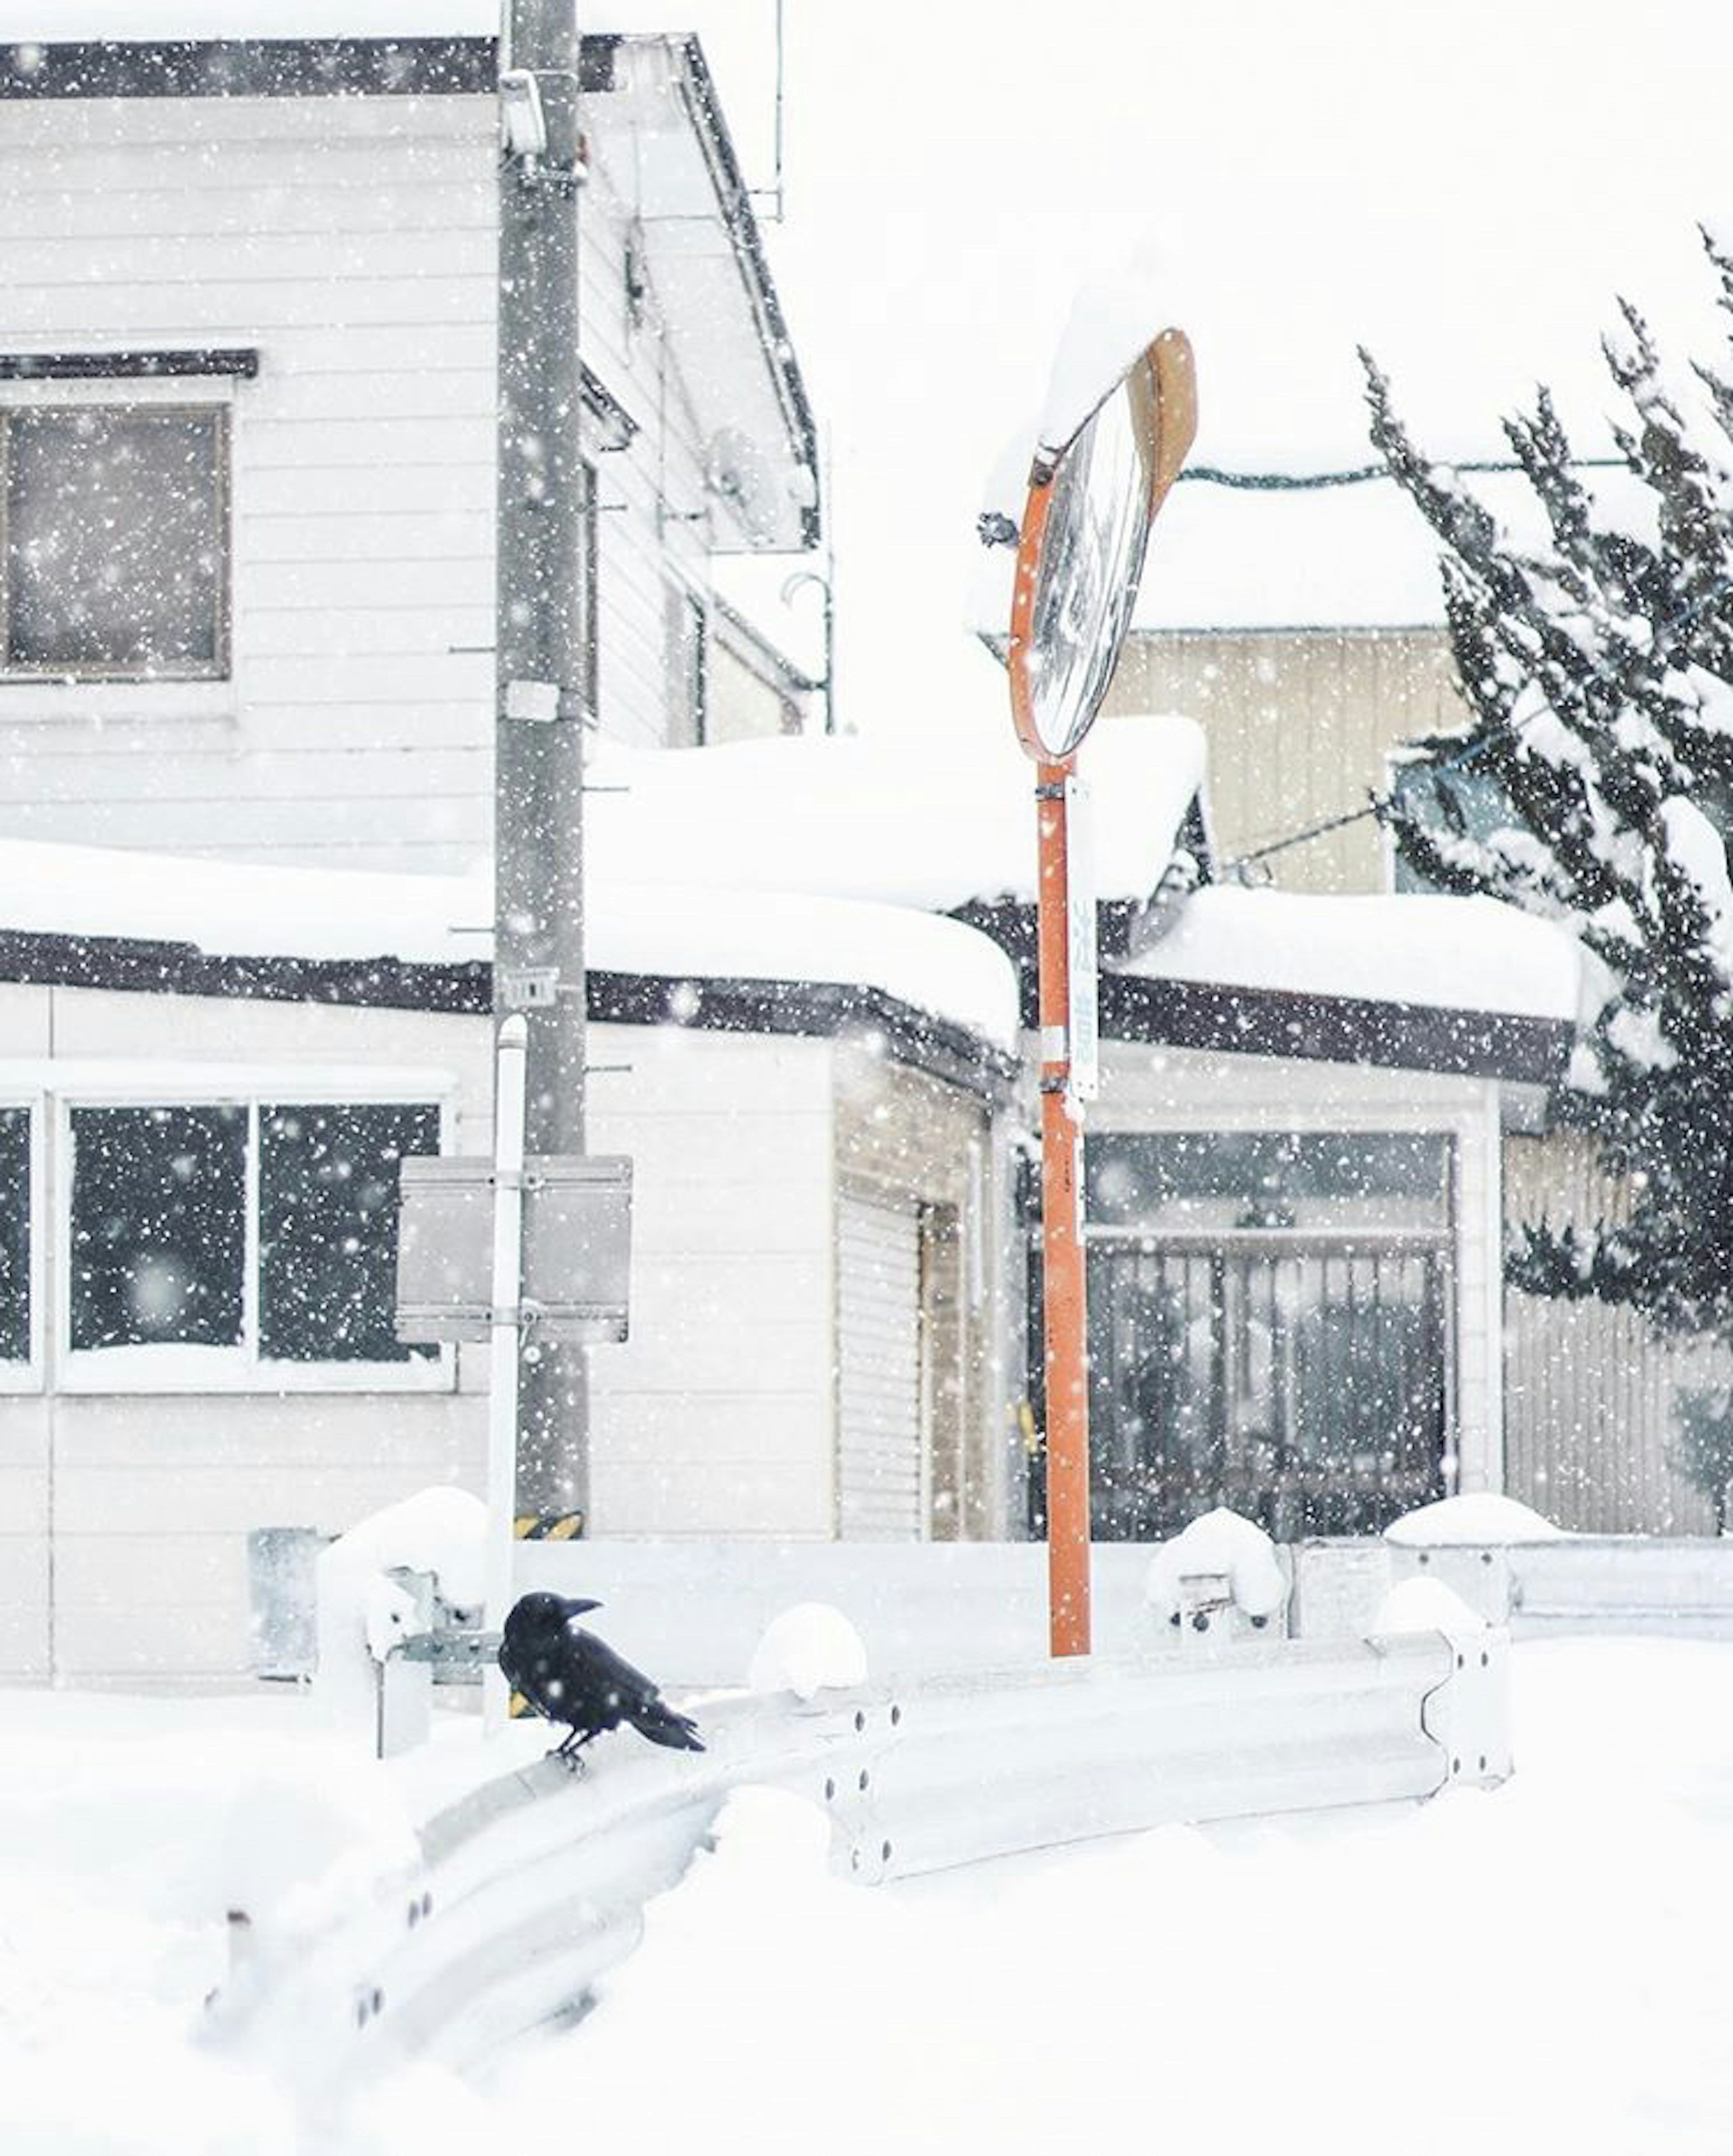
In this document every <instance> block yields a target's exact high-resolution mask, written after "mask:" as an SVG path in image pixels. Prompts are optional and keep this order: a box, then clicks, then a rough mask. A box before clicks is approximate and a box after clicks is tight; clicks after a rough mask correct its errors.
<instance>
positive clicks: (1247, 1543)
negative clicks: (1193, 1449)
mask: <svg viewBox="0 0 1733 2156" xmlns="http://www.w3.org/2000/svg"><path fill="white" fill-rule="evenodd" d="M1144 1599H1145V1600H1146V1602H1147V1603H1148V1604H1149V1607H1150V1611H1151V1615H1152V1616H1153V1617H1154V1619H1155V1620H1156V1625H1157V1627H1158V1628H1159V1629H1160V1630H1161V1634H1162V1635H1163V1636H1164V1637H1165V1636H1166V1632H1167V1630H1168V1628H1170V1627H1172V1628H1175V1629H1177V1631H1178V1634H1179V1635H1180V1638H1181V1640H1182V1642H1184V1643H1185V1644H1187V1645H1190V1644H1192V1642H1193V1641H1196V1640H1201V1639H1204V1638H1207V1639H1208V1640H1210V1641H1211V1643H1212V1644H1213V1645H1220V1644H1222V1643H1223V1641H1224V1640H1233V1639H1238V1638H1245V1637H1250V1636H1252V1635H1255V1634H1258V1633H1264V1634H1265V1635H1267V1636H1270V1637H1274V1638H1277V1639H1279V1638H1280V1637H1281V1635H1282V1629H1283V1628H1282V1625H1281V1622H1280V1620H1281V1616H1282V1612H1283V1610H1284V1607H1285V1606H1286V1604H1287V1600H1288V1574H1287V1573H1286V1571H1285V1570H1284V1567H1283V1563H1282V1557H1281V1553H1280V1552H1279V1550H1278V1549H1277V1548H1276V1546H1275V1544H1274V1543H1273V1542H1272V1541H1271V1540H1270V1538H1269V1536H1268V1535H1267V1534H1265V1533H1264V1530H1263V1528H1262V1527H1259V1525H1258V1524H1257V1522H1255V1521H1254V1520H1248V1519H1246V1518H1244V1517H1242V1515H1241V1514H1239V1513H1238V1512H1229V1511H1228V1510H1227V1508H1226V1507H1223V1506H1218V1507H1217V1508H1216V1509H1215V1511H1213V1512H1205V1513H1204V1514H1203V1515H1202V1517H1201V1518H1198V1519H1196V1520H1193V1521H1192V1523H1191V1525H1190V1526H1189V1527H1186V1528H1184V1529H1183V1530H1182V1532H1180V1533H1178V1534H1177V1535H1175V1536H1173V1537H1172V1539H1171V1540H1169V1541H1167V1542H1165V1543H1161V1544H1160V1545H1159V1547H1158V1548H1156V1553H1155V1555H1154V1556H1153V1557H1152V1558H1151V1560H1150V1567H1149V1572H1148V1574H1147V1575H1146V1579H1145V1582H1144Z"/></svg>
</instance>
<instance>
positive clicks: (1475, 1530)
mask: <svg viewBox="0 0 1733 2156" xmlns="http://www.w3.org/2000/svg"><path fill="white" fill-rule="evenodd" d="M1560 1539H1561V1530H1560V1529H1559V1528H1557V1527H1554V1526H1553V1524H1552V1522H1551V1521H1550V1520H1548V1519H1545V1518H1543V1517H1541V1514H1540V1513H1539V1512H1534V1511H1532V1510H1531V1509H1530V1507H1528V1506H1526V1505H1524V1504H1520V1503H1519V1502H1518V1501H1517V1500H1516V1499H1515V1498H1514V1497H1505V1496H1500V1494H1499V1493H1498V1492H1497V1491H1492V1490H1471V1491H1464V1492H1463V1493H1462V1494H1461V1495H1460V1496H1455V1497H1443V1498H1440V1499H1439V1501H1438V1503H1436V1504H1433V1505H1423V1506H1421V1507H1420V1508H1419V1509H1418V1511H1417V1512H1407V1513H1405V1514H1404V1515H1403V1516H1402V1518H1401V1519H1399V1520H1395V1521H1392V1523H1391V1524H1390V1526H1389V1527H1387V1528H1386V1529H1385V1530H1384V1541H1385V1543H1386V1544H1387V1546H1388V1548H1389V1549H1390V1553H1391V1557H1392V1564H1393V1568H1394V1571H1395V1575H1396V1578H1397V1579H1398V1580H1402V1579H1409V1578H1431V1579H1437V1580H1440V1581H1442V1582H1443V1584H1444V1585H1445V1586H1446V1587H1448V1588H1449V1589H1451V1590H1452V1591H1453V1592H1454V1594H1458V1595H1459V1596H1460V1597H1461V1599H1463V1600H1464V1602H1466V1603H1467V1604H1468V1605H1469V1608H1470V1609H1473V1610H1474V1611H1475V1612H1476V1614H1478V1615H1479V1616H1480V1617H1482V1618H1483V1619H1484V1620H1485V1621H1486V1623H1487V1624H1489V1625H1508V1624H1509V1623H1510V1611H1511V1603H1512V1590H1511V1580H1512V1570H1511V1563H1510V1552H1511V1549H1512V1548H1514V1547H1515V1546H1517V1545H1519V1544H1522V1543H1541V1542H1557V1541H1559V1540H1560Z"/></svg>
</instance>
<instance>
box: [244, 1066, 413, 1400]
mask: <svg viewBox="0 0 1733 2156" xmlns="http://www.w3.org/2000/svg"><path fill="white" fill-rule="evenodd" d="M438 1150H439V1111H438V1109H437V1108H436V1107H431V1106H379V1107H371V1106H370V1107H293V1106H287V1107H285V1106H276V1107H269V1108H261V1109H260V1110H259V1353H260V1354H261V1355H262V1356H265V1357H267V1358H269V1359H271V1360H273V1361H277V1362H287V1363H405V1362H408V1360H409V1358H411V1356H412V1355H433V1354H436V1353H438V1350H437V1349H436V1348H433V1347H413V1348H412V1347H403V1346H402V1345H400V1344H399V1342H398V1341H397V1338H396V1336H395V1334H394V1333H393V1332H392V1317H393V1312H394V1311H395V1308H396V1303H397V1180H398V1178H397V1163H398V1162H399V1161H400V1160H401V1159H402V1157H403V1155H404V1154H405V1153H406V1152H438Z"/></svg>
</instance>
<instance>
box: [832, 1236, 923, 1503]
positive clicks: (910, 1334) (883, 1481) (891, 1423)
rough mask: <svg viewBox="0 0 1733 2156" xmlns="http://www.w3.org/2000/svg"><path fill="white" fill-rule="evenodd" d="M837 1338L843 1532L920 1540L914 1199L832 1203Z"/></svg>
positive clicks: (917, 1269) (917, 1278) (917, 1270)
mask: <svg viewBox="0 0 1733 2156" xmlns="http://www.w3.org/2000/svg"><path fill="white" fill-rule="evenodd" d="M837 1338H838V1354H837V1430H838V1446H837V1451H838V1458H837V1470H838V1472H837V1484H838V1500H839V1501H838V1527H839V1530H840V1532H841V1534H842V1537H843V1541H845V1542H912V1541H919V1540H920V1537H921V1536H922V1534H923V1532H925V1520H924V1507H923V1501H922V1500H923V1491H922V1488H921V1460H920V1215H919V1214H918V1213H917V1212H916V1210H915V1208H914V1207H913V1206H912V1205H911V1206H906V1207H903V1206H895V1205H880V1204H874V1203H872V1202H871V1201H870V1200H869V1199H863V1198H851V1197H848V1196H844V1197H843V1198H841V1199H839V1200H838V1208H837Z"/></svg>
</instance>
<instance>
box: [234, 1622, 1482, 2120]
mask: <svg viewBox="0 0 1733 2156" xmlns="http://www.w3.org/2000/svg"><path fill="white" fill-rule="evenodd" d="M1505 1660H1506V1643H1505V1639H1504V1638H1503V1636H1502V1635H1500V1634H1497V1633H1491V1632H1478V1631H1477V1632H1473V1633H1469V1632H1465V1633H1464V1634H1463V1635H1461V1636H1460V1637H1458V1638H1455V1639H1447V1638H1445V1637H1444V1636H1443V1635H1441V1634H1439V1633H1436V1632H1423V1633H1413V1634H1407V1635H1397V1636H1392V1637H1389V1638H1384V1639H1377V1640H1370V1641H1361V1640H1353V1641H1341V1642H1336V1641H1332V1642H1320V1643H1316V1644H1312V1643H1307V1642H1303V1641H1300V1642H1295V1641H1284V1642H1271V1643H1269V1644H1268V1645H1265V1644H1263V1643H1259V1644H1256V1645H1234V1646H1232V1647H1227V1648H1223V1650H1220V1651H1219V1652H1218V1653H1204V1654H1172V1653H1170V1654H1165V1655H1154V1656H1150V1657H1147V1658H1145V1659H1142V1660H1140V1661H1135V1662H1109V1661H1088V1662H1071V1663H1063V1662H1062V1663H1044V1664H1040V1665H1037V1666H1030V1667H1028V1668H1026V1669H1022V1670H1018V1671H1011V1672H1003V1671H1001V1672H998V1673H996V1674H993V1675H991V1676H980V1675H971V1676H957V1677H938V1678H924V1679H920V1680H917V1681H914V1682H911V1683H910V1684H909V1685H907V1686H900V1687H897V1688H894V1689H893V1688H887V1687H884V1686H875V1687H864V1688H862V1689H860V1690H859V1691H848V1692H828V1693H824V1694H822V1695H820V1697H819V1698H818V1701H817V1702H815V1703H813V1705H811V1706H802V1705H801V1704H799V1703H798V1702H796V1701H795V1700H794V1699H793V1697H792V1696H791V1695H782V1696H779V1697H776V1698H772V1699H765V1698H758V1697H754V1698H747V1699H736V1700H731V1701H726V1702H719V1703H717V1704H715V1705H713V1706H710V1707H708V1708H701V1709H700V1712H701V1714H702V1720H703V1727H704V1732H705V1741H706V1743H707V1744H708V1746H709V1750H708V1751H707V1752H705V1753H703V1754H702V1755H690V1754H683V1753H665V1752H650V1751H649V1750H646V1749H644V1748H638V1747H634V1746H633V1744H632V1743H631V1742H630V1740H629V1739H625V1738H623V1739H620V1740H618V1741H617V1742H616V1743H613V1744H612V1745H610V1746H609V1747H608V1748H605V1749H603V1750H602V1752H601V1753H600V1754H599V1755H595V1756H596V1764H595V1766H594V1768H592V1771H591V1773H590V1774H588V1775H587V1776H583V1777H579V1776H574V1775H572V1774H569V1773H568V1772H567V1770H566V1769H565V1768H563V1767H562V1766H561V1765H558V1764H556V1763H553V1762H551V1761H546V1760H543V1761H539V1762H537V1763H535V1764H533V1765H531V1766H529V1767H527V1768H523V1769H521V1770H520V1771H517V1772H515V1773H512V1774H505V1775H503V1776H500V1777H499V1778H497V1779H494V1780H492V1781H490V1782H488V1783H486V1784H483V1785H482V1786H480V1787H479V1788H477V1789H474V1790H473V1791H472V1792H470V1793H469V1794H468V1795H467V1796H465V1797H464V1798H463V1799H461V1800H459V1802H457V1803H455V1804H453V1805H451V1806H450V1807H449V1808H448V1809H446V1810H444V1811H443V1812H440V1813H439V1814H438V1815H435V1816H434V1817H433V1818H432V1819H430V1820H428V1822H427V1823H426V1825H424V1827H423V1830H422V1832H421V1836H420V1857H419V1861H418V1862H416V1863H415V1864H413V1866H409V1867H408V1868H406V1869H405V1870H404V1871H402V1872H400V1873H398V1874H397V1875H395V1876H392V1877H391V1878H389V1879H387V1880H385V1881H379V1882H376V1883H374V1884H373V1885H372V1886H370V1887H369V1888H368V1889H367V1892H366V1893H365V1895H364V1897H362V1899H361V1901H360V1902H359V1903H358V1904H356V1905H355V1906H352V1907H350V1908H349V1909H348V1910H347V1911H346V1912H344V1913H341V1914H340V1915H337V1916H336V1917H334V1918H333V1920H332V1921H331V1922H330V1923H329V1924H328V1925H326V1927H325V1928H322V1929H320V1930H317V1931H315V1933H313V1934H312V1935H311V1936H307V1935H305V1933H303V1934H302V1935H300V1936H298V1937H295V1938H282V1939H279V1940H278V1941H277V1942H276V1943H273V1942H272V1940H271V1938H270V1937H269V1932H268V1930H267V1931H266V1932H265V1933H264V1935H263V1936H260V1937H259V1941H258V1944H257V1946H256V1948H255V1949H254V1952H253V1953H251V1954H250V1956H249V1958H248V1959H247V1960H246V1961H245V1963H243V1964H242V1965H241V1966H239V1967H238V1969H236V1970H235V1972H234V1973H233V1975H232V1977H231V1979H230V1980H229V1982H228V1984H226V1985H225V1987H224V1988H223V1991H222V1992H221V1993H220V1994H219V1995H218V1998H217V1999H216V2000H215V2001H214V2003H213V2013H212V2030H213V2037H214V2038H215V2040H218V2042H220V2043H223V2044H225V2045H229V2046H236V2047H238V2048H239V2049H241V2050H243V2051H245V2052H246V2053H247V2054H248V2055H249V2056H251V2057H253V2058H254V2059H256V2060H259V2061H262V2062H264V2063H267V2064H269V2065H272V2066H274V2067H276V2068H277V2069H278V2070H279V2071H280V2072H281V2074H282V2075H283V2076H284V2078H285V2080H286V2081H288V2082H290V2085H292V2086H294V2087H296V2088H298V2089H299V2090H300V2092H302V2094H303V2095H304V2097H305V2099H306V2100H307V2101H308V2102H310V2104H311V2105H313V2106H314V2107H315V2109H316V2108H317V2107H320V2106H321V2105H323V2104H326V2103H329V2102H333V2101H335V2100H337V2099H339V2098H341V2096H342V2094H343V2093H344V2092H345V2091H346V2088H348V2087H352V2086H354V2085H355V2084H356V2083H358V2082H362V2081H365V2080H369V2079H372V2077H373V2076H376V2075H377V2074H378V2073H379V2072H380V2071H383V2070H385V2069H387V2068H389V2067H391V2066H395V2065H398V2064H401V2063H402V2062H403V2061H406V2060H408V2059H410V2058H413V2057H416V2056H433V2057H437V2058H439V2059H441V2060H444V2061H447V2062H449V2063H451V2064H454V2065H458V2066H465V2065H469V2064H473V2063H474V2062H476V2061H479V2060H480V2059H481V2058H483V2057H485V2056H486V2055H487V2054H488V2053H489V2052H490V2051H493V2050H495V2049H496V2048H497V2047H498V2046H500V2045H501V2044H502V2043H505V2042H506V2041H509V2040H510V2039H511V2038H512V2037H514V2036H515V2035H520V2034H521V2033H523V2032H524V2031H526V2030H529V2029H531V2028H533V2027H535V2026H536V2025H538V2024H539V2023H541V2022H542V2021H544V2020H547V2019H548V2018H549V2017H550V2016H551V2015H555V2014H556V2013H558V2012H559V2011H560V2010H561V2009H562V2008H565V2007H568V2006H570V2005H572V2004H573V2003H574V2002H575V2001H577V2000H578V1999H582V1996H583V1994H585V1993H586V1991H587V1989H589V1987H590V1986H591V1985H592V1984H593V1983H594V1981H595V1980H596V1979H597V1977H598V1976H600V1975H601V1974H602V1973H603V1972H604V1971H605V1970H606V1969H608V1968H609V1967H610V1966H611V1965H613V1963H616V1962H617V1961H618V1960H619V1959H620V1958H622V1957H623V1955H624V1954H626V1953H628V1952H629V1951H630V1950H631V1948H632V1947H633V1945H634V1944H635V1943H636V1941H637V1939H638V1935H639V1932H640V1930H641V1927H642V1922H643V1907H644V1904H645V1902H647V1901H648V1900H649V1899H650V1898H651V1897H653V1896H654V1895H655V1894H657V1893H659V1892H662V1891H664V1889H665V1888H666V1887H668V1886H671V1885H672V1884H673V1883H674V1881H675V1880H676V1879H678V1878H679V1876H680V1874H681V1873H682V1872H683V1871H684V1869H685V1867H686V1866H687V1864H688V1863H689V1862H690V1859H691V1857H692V1855H693V1853H694V1851H695V1850H696V1849H697V1848H698V1847H699V1846H700V1844H701V1843H702V1841H703V1840H704V1838H705V1835H706V1833H707V1832H708V1831H709V1829H710V1825H711V1822H712V1820H714V1818H715V1814H716V1811H717V1810H718V1809H719V1807H720V1804H721V1802H722V1800H723V1799H724V1797H725V1796H726V1794H728V1792H729V1791H730V1790H731V1789H736V1788H740V1787H742V1786H746V1785H749V1784H771V1785H773V1786H779V1787H782V1788H785V1789H791V1790H793V1791H796V1792H797V1793H799V1794H803V1795H805V1796H806V1797H808V1798H809V1799H811V1800H812V1801H813V1803H814V1804H818V1805H820V1806H822V1807H823V1808H824V1809H826V1810H827V1811H828V1814H829V1815H830V1818H831V1820H832V1823H833V1861H834V1862H835V1864H836V1866H837V1867H838V1869H839V1870H840V1871H843V1872H845V1873H848V1874H850V1875H852V1876H854V1877H856V1878H858V1879H859V1880H861V1881H864V1882H873V1881H881V1880H885V1879H895V1878H901V1877H905V1876H910V1875H911V1874H918V1873H921V1872H927V1871H941V1870H945V1869H947V1868H950V1867H952V1866H961V1865H966V1864H971V1863H975V1862H978V1861H982V1860H983V1859H986V1858H989V1857H994V1856H1006V1855H1009V1854H1012V1853H1014V1852H1016V1851H1026V1850H1033V1849H1039V1848H1046V1847H1052V1846H1055V1845H1062V1844H1064V1843H1067V1842H1072V1841H1077V1840H1086V1839H1089V1838H1090V1837H1093V1836H1096V1835H1107V1834H1115V1833H1123V1832H1127V1831H1131V1830H1137V1829H1141V1828H1146V1827H1150V1826H1155V1825H1161V1824H1163V1823H1166V1822H1168V1821H1172V1820H1189V1821H1196V1822H1202V1821H1208V1820H1225V1819H1233V1818H1242V1817H1247V1816H1253V1815H1267V1814H1274V1813H1282V1812H1289V1811H1303V1810H1312V1809H1321V1808H1325V1807H1329V1806H1337V1805H1351V1804H1377V1803H1387V1802H1390V1801H1392V1800H1398V1799H1417V1798H1421V1797H1424V1796H1428V1795H1429V1794H1433V1792H1435V1791H1437V1790H1438V1789H1442V1788H1443V1787H1445V1786H1446V1785H1447V1784H1449V1783H1450V1782H1451V1781H1452V1780H1459V1781H1464V1782H1490V1781H1495V1780H1497V1779H1500V1778H1502V1777H1503V1776H1504V1775H1505V1774H1508V1772H1509V1771H1510V1734H1509V1720H1508V1714H1507V1711H1506V1707H1505V1697H1506V1694H1505V1678H1506V1669H1505Z"/></svg>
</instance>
